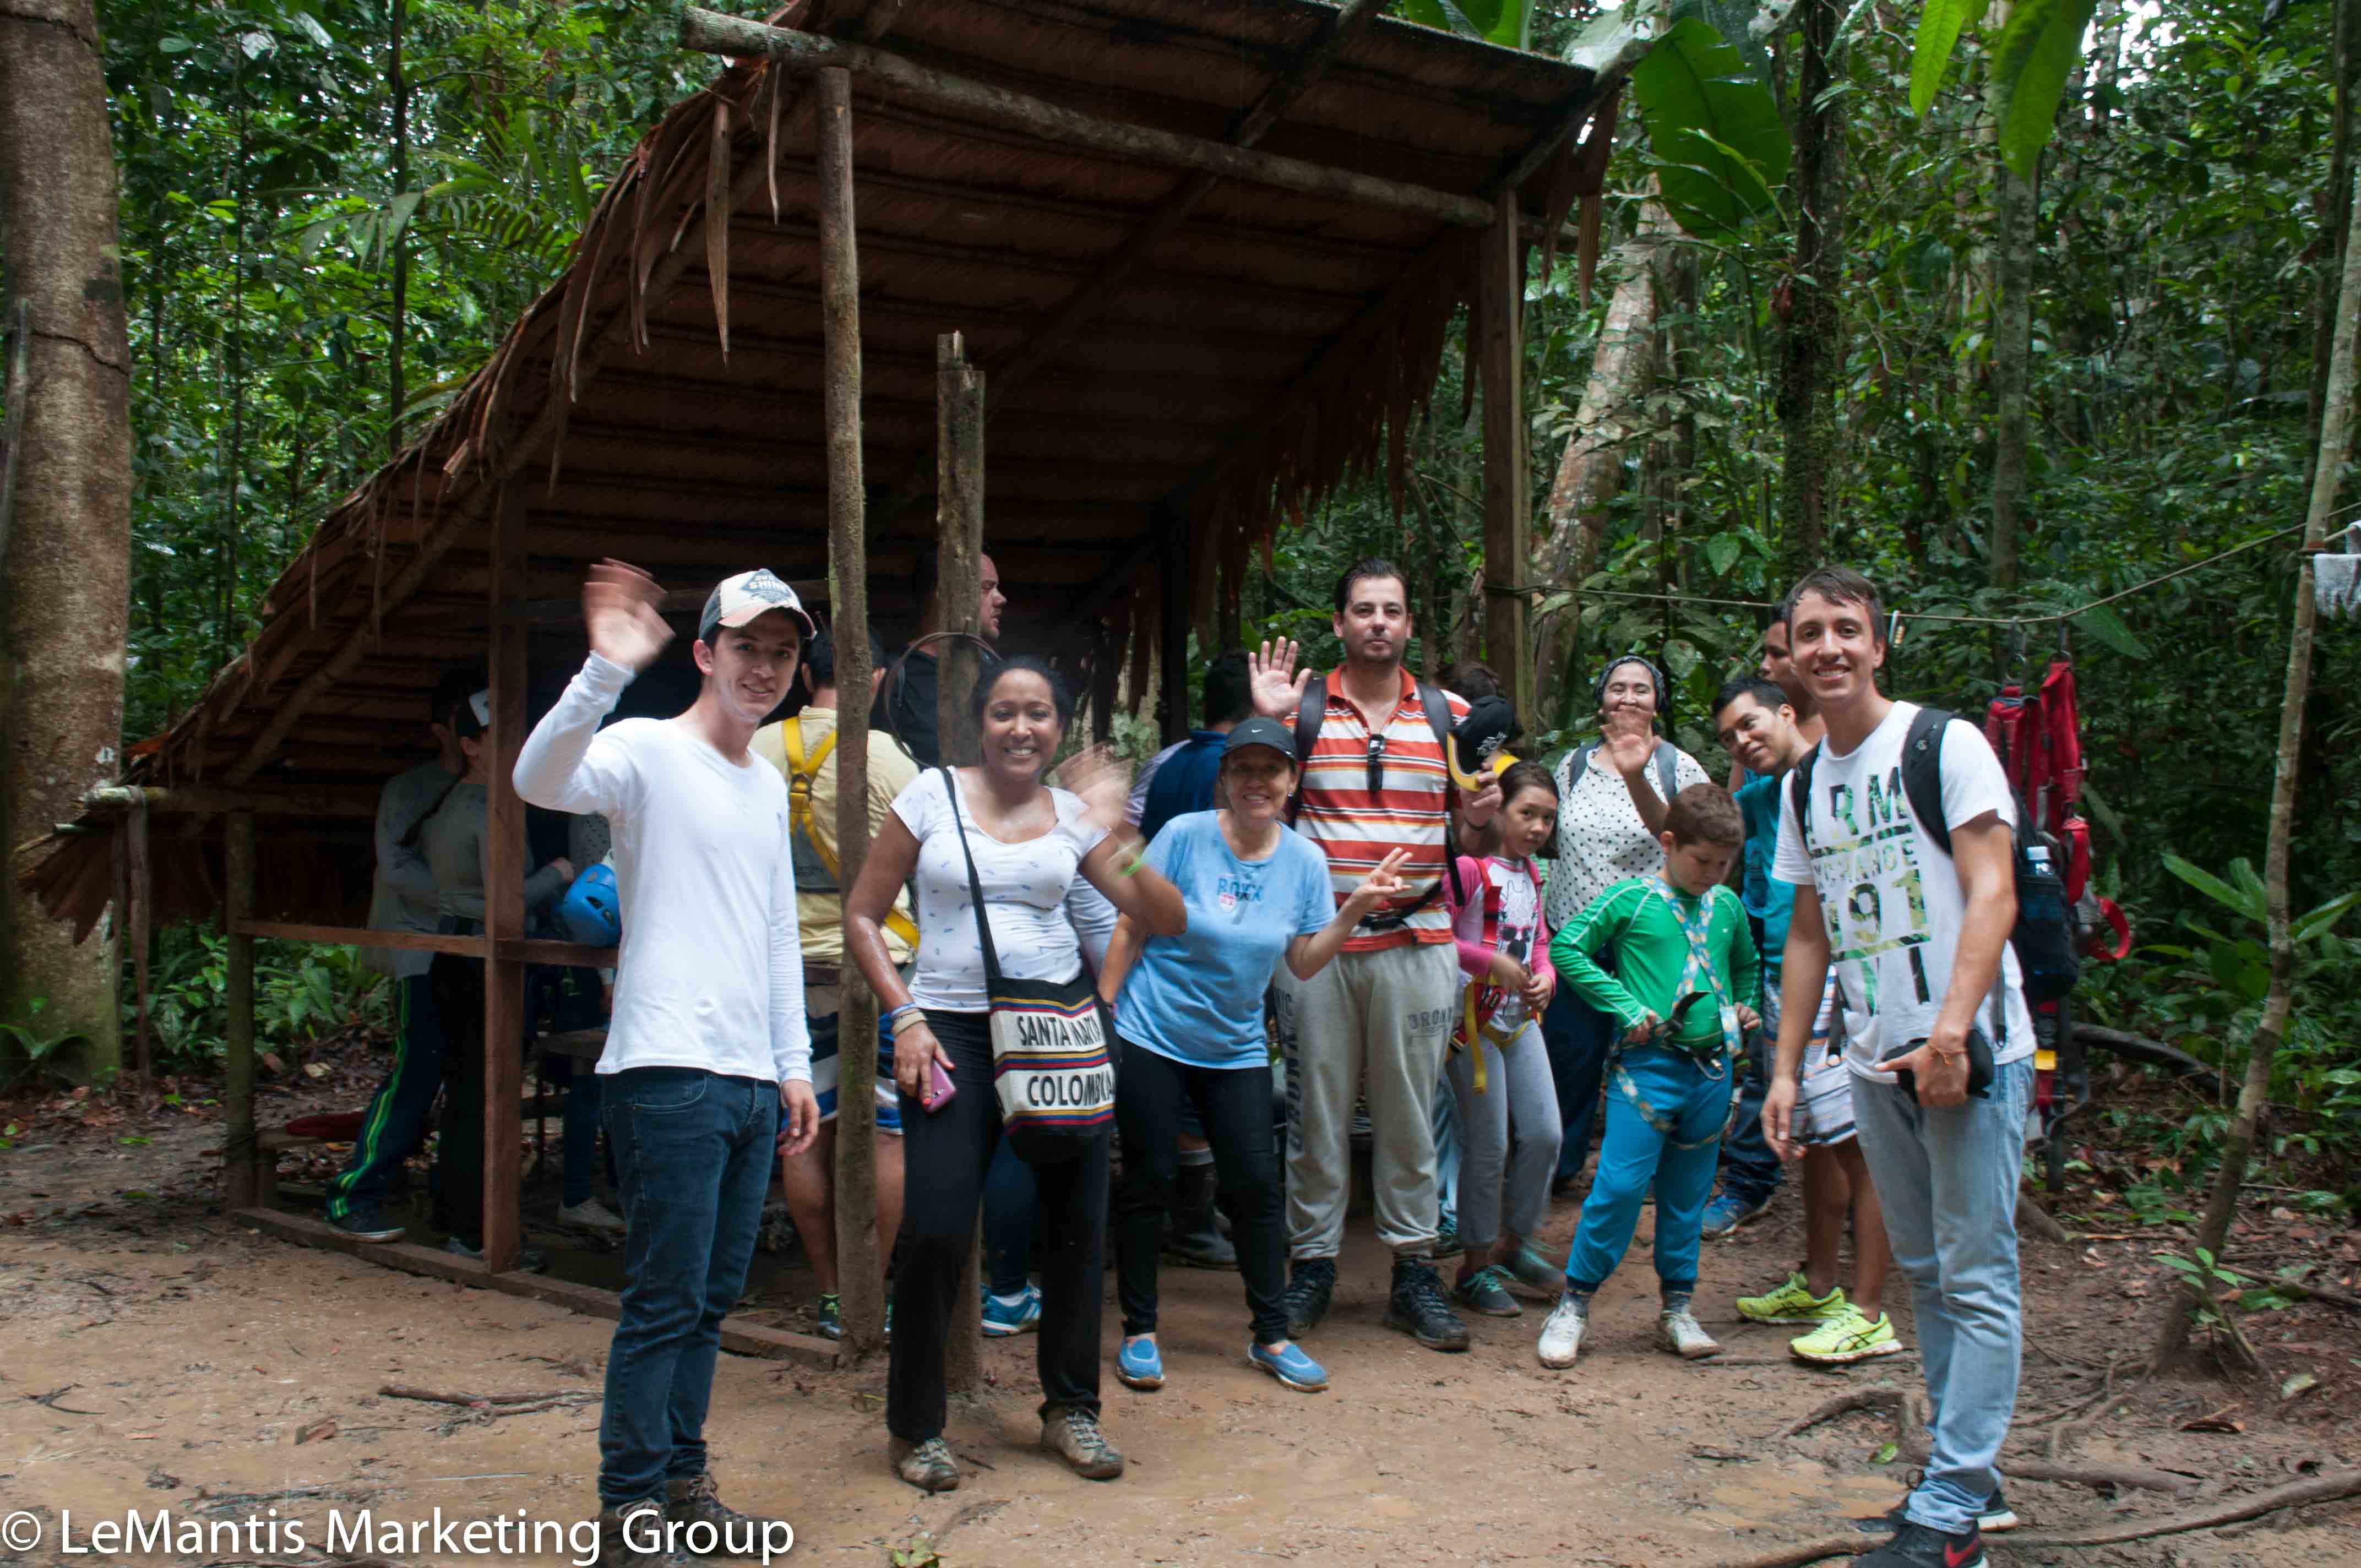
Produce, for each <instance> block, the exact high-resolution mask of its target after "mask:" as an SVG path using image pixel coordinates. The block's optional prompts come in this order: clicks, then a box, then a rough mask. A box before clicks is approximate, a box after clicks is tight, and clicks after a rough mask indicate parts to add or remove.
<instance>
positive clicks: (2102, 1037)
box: [2074, 1018, 2222, 1094]
mask: <svg viewBox="0 0 2361 1568" xmlns="http://www.w3.org/2000/svg"><path fill="white" fill-rule="evenodd" d="M2074 1042H2075V1044H2077V1045H2080V1046H2085V1047H2088V1046H2096V1047H2099V1048H2100V1049H2101V1050H2103V1051H2105V1052H2106V1053H2107V1054H2108V1055H2110V1056H2117V1057H2122V1058H2125V1060H2127V1061H2136V1062H2140V1063H2144V1064H2145V1065H2147V1066H2148V1067H2160V1068H2162V1069H2165V1071H2167V1072H2169V1073H2170V1074H2172V1075H2173V1076H2174V1077H2175V1078H2202V1079H2204V1080H2206V1081H2208V1082H2210V1083H2212V1084H2213V1091H2214V1093H2216V1094H2219V1093H2221V1092H2222V1075H2221V1074H2220V1073H2218V1072H2216V1071H2215V1070H2214V1069H2212V1068H2210V1067H2207V1066H2206V1065H2205V1064H2204V1063H2203V1062H2202V1061H2199V1060H2198V1059H2197V1058H2195V1057H2192V1056H2191V1055H2190V1054H2189V1053H2188V1052H2187V1051H2184V1050H2179V1049H2176V1048H2175V1047H2171V1046H2168V1045H2166V1044H2165V1043H2164V1042H2163V1041H2162V1040H2151V1039H2149V1038H2148V1037H2147V1036H2145V1035H2135V1034H2131V1033H2129V1032H2127V1031H2125V1030H2123V1029H2109V1028H2106V1027H2103V1025H2097V1024H2085V1023H2083V1022H2082V1021H2081V1019H2079V1018H2078V1019H2076V1020H2075V1021H2074Z"/></svg>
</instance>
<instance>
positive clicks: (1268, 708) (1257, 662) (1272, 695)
mask: <svg viewBox="0 0 2361 1568" xmlns="http://www.w3.org/2000/svg"><path fill="white" fill-rule="evenodd" d="M1295 653H1296V644H1295V643H1293V642H1291V641H1288V640H1287V639H1286V638H1284V637H1282V638H1280V639H1279V641H1277V642H1276V643H1271V642H1265V643H1264V644H1263V645H1262V647H1261V648H1260V649H1250V650H1248V651H1247V653H1246V687H1247V689H1248V690H1249V691H1251V692H1252V693H1253V694H1254V705H1255V711H1256V712H1257V713H1259V714H1261V715H1262V716H1263V717H1264V718H1277V719H1292V718H1294V717H1295V714H1296V710H1297V709H1298V708H1299V707H1301V706H1302V703H1303V687H1304V683H1306V682H1307V681H1309V680H1311V679H1312V672H1311V671H1310V670H1308V669H1305V670H1298V669H1297V668H1296V667H1295Z"/></svg>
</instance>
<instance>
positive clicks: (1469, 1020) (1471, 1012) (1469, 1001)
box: [1461, 983, 1486, 1094]
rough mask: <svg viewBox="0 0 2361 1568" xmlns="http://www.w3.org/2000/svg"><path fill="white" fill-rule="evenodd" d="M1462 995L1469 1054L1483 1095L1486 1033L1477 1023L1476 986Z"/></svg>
mask: <svg viewBox="0 0 2361 1568" xmlns="http://www.w3.org/2000/svg"><path fill="white" fill-rule="evenodd" d="M1461 994H1462V995H1464V996H1465V997H1466V1011H1467V1015H1466V1019H1465V1020H1464V1021H1463V1027H1465V1028H1466V1031H1467V1054H1468V1055H1469V1056H1471V1057H1473V1058H1475V1062H1474V1064H1473V1065H1474V1068H1475V1074H1476V1076H1475V1080H1474V1081H1475V1087H1476V1092H1477V1093H1478V1094H1482V1093H1484V1092H1486V1091H1485V1088H1484V1031H1483V1029H1482V1028H1481V1026H1479V1025H1477V1022H1476V986H1475V984H1473V983H1470V984H1468V985H1466V986H1464V987H1462V988H1461Z"/></svg>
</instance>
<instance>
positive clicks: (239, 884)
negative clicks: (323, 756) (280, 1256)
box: [222, 811, 270, 1209]
mask: <svg viewBox="0 0 2361 1568" xmlns="http://www.w3.org/2000/svg"><path fill="white" fill-rule="evenodd" d="M254 847H255V846H254V813H252V812H251V811H239V812H233V813H232V814H231V816H230V819H229V824H228V827H227V829H226V831H225V833H224V834H223V837H222V881H223V883H224V884H225V885H224V887H223V890H222V891H223V900H222V905H223V907H222V926H223V928H224V930H225V933H226V935H227V937H228V938H229V939H228V943H227V952H226V954H225V958H226V966H225V967H226V975H225V983H224V984H223V987H222V1003H223V1009H224V1011H225V1014H227V1016H226V1017H225V1019H224V1020H223V1025H222V1033H223V1036H224V1040H225V1051H224V1057H223V1063H222V1103H223V1105H224V1106H225V1108H226V1110H227V1117H226V1119H225V1124H224V1127H223V1133H222V1202H223V1206H224V1207H225V1208H232V1209H243V1208H247V1207H248V1206H250V1205H252V1204H254V1203H258V1202H268V1201H269V1197H270V1173H269V1171H267V1170H265V1169H263V1168H262V1154H261V1150H260V1148H259V1147H258V1145H257V1144H256V1142H255V1136H254V938H252V937H249V936H246V935H244V934H242V932H241V930H240V927H242V926H243V925H244V924H245V923H246V922H247V920H249V919H251V918H252V917H253V915H254Z"/></svg>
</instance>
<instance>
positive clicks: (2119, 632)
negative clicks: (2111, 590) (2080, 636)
mask: <svg viewBox="0 0 2361 1568" xmlns="http://www.w3.org/2000/svg"><path fill="white" fill-rule="evenodd" d="M2074 624H2075V625H2077V626H2079V627H2081V629H2082V630H2085V631H2087V632H2089V633H2090V634H2091V635H2092V636H2093V637H2095V638H2097V639H2098V640H2099V641H2102V642H2103V643H2105V644H2106V645H2107V646H2108V647H2110V648H2112V649H2114V651H2115V652H2118V653H2121V654H2124V655H2125V657H2127V658H2133V659H2145V658H2147V656H2148V652H2147V643H2145V642H2143V641H2140V640H2139V635H2138V633H2136V632H2135V631H2134V630H2132V629H2131V624H2130V623H2129V622H2128V621H2126V620H2124V618H2123V617H2122V616H2120V615H2118V614H2116V613H2115V611H2114V609H2113V608H2112V607H2110V606H2107V605H2103V604H2097V605H2092V607H2091V608H2090V609H2086V610H2084V611H2082V612H2081V614H2080V615H2077V616H2076V617H2075V618H2074Z"/></svg>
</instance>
